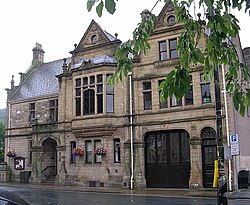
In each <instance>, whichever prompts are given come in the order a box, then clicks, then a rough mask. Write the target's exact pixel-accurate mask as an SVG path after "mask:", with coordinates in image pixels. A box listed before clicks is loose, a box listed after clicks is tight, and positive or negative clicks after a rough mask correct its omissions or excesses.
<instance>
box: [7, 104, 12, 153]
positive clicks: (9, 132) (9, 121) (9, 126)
mask: <svg viewBox="0 0 250 205" xmlns="http://www.w3.org/2000/svg"><path fill="white" fill-rule="evenodd" d="M7 108H8V138H7V148H8V151H10V134H11V130H10V129H11V118H10V113H11V104H8V105H7Z"/></svg>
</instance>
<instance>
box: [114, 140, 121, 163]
mask: <svg viewBox="0 0 250 205" xmlns="http://www.w3.org/2000/svg"><path fill="white" fill-rule="evenodd" d="M120 161H121V146H120V139H114V162H120Z"/></svg>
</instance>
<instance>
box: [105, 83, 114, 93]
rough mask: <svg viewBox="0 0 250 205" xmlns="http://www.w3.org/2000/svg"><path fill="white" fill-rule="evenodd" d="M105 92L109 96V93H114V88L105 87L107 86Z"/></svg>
mask: <svg viewBox="0 0 250 205" xmlns="http://www.w3.org/2000/svg"><path fill="white" fill-rule="evenodd" d="M106 92H107V93H109V94H110V93H114V87H112V86H110V85H107V86H106Z"/></svg>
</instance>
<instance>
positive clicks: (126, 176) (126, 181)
mask: <svg viewBox="0 0 250 205" xmlns="http://www.w3.org/2000/svg"><path fill="white" fill-rule="evenodd" d="M130 163H131V160H130V141H126V142H125V143H124V170H123V185H124V187H130V177H131V164H130Z"/></svg>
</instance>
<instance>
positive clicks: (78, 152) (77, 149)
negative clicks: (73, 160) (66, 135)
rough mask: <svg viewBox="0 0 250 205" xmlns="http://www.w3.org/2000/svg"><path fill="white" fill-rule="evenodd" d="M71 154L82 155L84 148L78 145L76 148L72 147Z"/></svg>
mask: <svg viewBox="0 0 250 205" xmlns="http://www.w3.org/2000/svg"><path fill="white" fill-rule="evenodd" d="M72 155H73V156H83V155H84V149H82V148H80V147H76V148H74V149H73V151H72Z"/></svg>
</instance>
